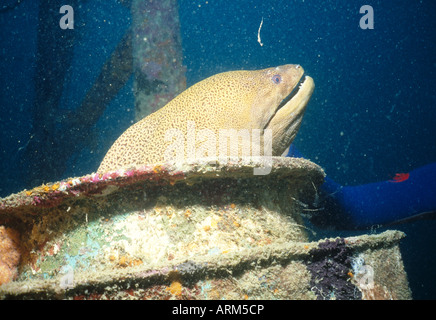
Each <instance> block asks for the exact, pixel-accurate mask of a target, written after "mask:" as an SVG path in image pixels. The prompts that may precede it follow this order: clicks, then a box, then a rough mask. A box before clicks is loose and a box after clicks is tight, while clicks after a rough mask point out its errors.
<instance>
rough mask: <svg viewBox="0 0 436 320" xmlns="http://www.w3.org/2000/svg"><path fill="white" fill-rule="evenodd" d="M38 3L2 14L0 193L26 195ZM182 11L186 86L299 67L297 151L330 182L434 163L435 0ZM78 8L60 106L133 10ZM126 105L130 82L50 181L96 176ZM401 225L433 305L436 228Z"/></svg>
mask: <svg viewBox="0 0 436 320" xmlns="http://www.w3.org/2000/svg"><path fill="white" fill-rule="evenodd" d="M6 2H8V3H13V1H9V0H8V1H6ZM38 4H39V1H31V0H27V1H26V0H24V1H22V3H21V4H20V5H19V6H18V7H17V8H16V9H14V10H12V11H9V12H7V13H0V26H1V38H0V75H1V76H0V119H1V120H0V129H1V133H2V134H1V135H0V165H1V172H0V175H1V176H0V196H7V195H8V194H10V193H13V192H18V191H21V190H22V189H24V188H26V185H25V184H24V182H23V181H21V180H20V178H19V177H20V174H19V170H20V167H19V166H18V159H19V158H20V156H21V155H22V151H23V148H24V147H25V146H26V143H27V141H28V139H29V132H30V130H31V125H32V123H31V118H30V110H31V108H32V104H33V100H34V87H33V81H34V78H33V77H34V72H35V70H34V67H35V54H36V52H35V51H36V32H37V30H36V28H37V23H38V19H37V18H38ZM366 4H369V5H371V6H372V7H373V8H374V13H375V25H374V29H373V30H362V29H360V28H359V20H360V18H361V17H362V14H360V13H359V9H360V7H361V6H363V5H366ZM179 5H180V20H181V32H182V44H183V52H184V64H185V65H186V66H187V80H188V85H191V84H193V83H195V82H197V81H199V80H201V79H203V78H205V77H207V76H210V75H212V74H215V73H217V72H222V71H227V70H234V69H259V68H265V67H270V66H276V65H281V64H287V63H298V64H301V65H302V66H303V67H304V68H305V70H306V72H307V74H309V75H310V76H312V77H313V78H314V80H315V84H316V89H315V92H314V95H313V97H312V100H311V102H310V105H309V107H308V109H307V112H306V114H305V117H304V121H303V124H302V127H301V129H300V132H299V134H298V136H297V138H296V140H295V144H296V146H297V147H298V149H299V150H300V151H301V152H302V153H303V154H304V155H305V156H306V157H307V158H309V159H311V160H312V161H314V162H316V163H318V164H320V165H321V166H322V167H323V168H324V169H325V171H326V172H327V174H328V176H329V177H330V178H332V179H334V180H335V181H336V182H338V183H340V184H343V185H358V184H364V183H369V182H375V181H383V180H388V179H391V178H392V177H393V176H394V175H395V173H398V172H408V171H410V170H412V169H414V168H417V167H419V166H422V165H425V164H428V163H431V162H436V93H435V89H434V88H435V79H436V58H435V57H436V41H435V39H436V19H435V18H436V2H435V1H433V0H423V1H406V0H397V1H395V2H394V1H381V0H380V1H370V2H367V1H362V0H361V1H356V0H352V1H345V0H341V1H339V0H336V1H334V0H331V1H320V0H318V1H308V0H306V1H302V0H298V1H297V0H286V1H285V0H275V1H269V0H254V1H227V0H226V1H224V0H220V1H213V0H209V1H203V0H202V1H190V0H181V1H180V2H179ZM74 9H75V12H76V16H77V21H75V32H76V33H77V36H78V40H77V41H76V44H75V48H74V50H75V53H74V61H73V64H72V66H70V67H69V71H68V76H67V79H66V81H65V83H64V93H63V97H62V108H63V109H65V110H74V109H75V108H77V107H78V106H79V105H80V103H81V101H82V99H83V96H84V94H85V92H86V91H87V90H88V89H89V88H90V87H91V85H92V83H93V82H94V81H95V79H96V77H97V75H98V73H99V70H100V68H101V66H102V65H103V63H104V62H105V61H106V59H107V58H108V57H109V55H110V54H111V52H112V50H113V49H114V48H115V47H116V45H117V43H118V41H119V40H120V39H121V38H122V36H123V34H124V32H125V31H126V29H127V28H128V27H129V25H130V23H131V17H130V12H129V10H128V9H127V8H125V7H123V6H121V5H120V4H119V3H118V2H117V1H115V0H99V1H97V0H94V1H83V3H82V4H81V5H80V6H79V7H77V8H74ZM55 11H56V10H55ZM262 18H263V26H262V29H261V33H260V35H261V40H262V42H263V44H264V45H263V46H260V45H259V43H258V42H257V40H258V38H257V36H258V29H259V25H260V22H261V20H262ZM133 102H134V97H133V93H132V80H131V81H130V82H129V83H128V85H127V86H126V87H125V88H123V90H122V91H121V92H120V93H119V94H118V96H117V97H116V98H115V99H114V100H113V101H112V103H111V104H110V105H109V106H108V107H107V109H106V112H105V113H104V115H103V116H102V118H101V119H100V121H99V122H98V124H97V129H96V136H95V137H93V139H92V141H90V142H89V144H88V145H87V146H85V148H84V149H83V150H82V151H81V152H80V153H78V154H76V155H75V156H74V157H73V158H71V159H70V160H69V166H68V170H67V172H65V173H64V176H63V177H56V178H54V179H53V180H59V179H60V178H66V177H70V176H80V175H83V174H87V173H90V172H94V171H95V170H96V169H97V167H98V165H99V163H100V161H101V159H102V158H103V157H104V154H105V153H106V151H107V149H108V148H109V146H110V145H111V144H112V143H113V141H114V140H115V139H116V138H117V137H118V136H119V135H120V134H121V133H122V132H123V131H124V130H125V129H126V128H127V127H128V126H129V125H131V124H132V123H133V119H134V114H133V110H134V108H133ZM397 228H398V229H400V230H403V231H405V232H406V233H407V238H406V239H405V240H404V241H403V242H402V244H401V250H402V254H403V259H404V263H405V266H406V271H407V273H408V277H409V281H410V285H411V288H412V291H413V296H414V298H416V299H436V280H435V279H436V257H435V256H436V254H435V250H434V248H435V244H436V241H435V238H434V230H435V228H436V222H435V221H425V222H422V221H421V222H413V223H409V224H405V225H400V226H398V227H397ZM377 231H380V230H377ZM335 234H336V233H335ZM326 235H329V234H328V233H327V232H326Z"/></svg>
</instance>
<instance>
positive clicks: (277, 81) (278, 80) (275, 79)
mask: <svg viewBox="0 0 436 320" xmlns="http://www.w3.org/2000/svg"><path fill="white" fill-rule="evenodd" d="M271 80H272V81H273V82H274V83H275V84H279V83H280V82H282V77H281V76H280V75H279V74H276V75H274V76H273V77H272V78H271Z"/></svg>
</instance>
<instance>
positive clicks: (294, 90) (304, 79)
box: [276, 74, 307, 112]
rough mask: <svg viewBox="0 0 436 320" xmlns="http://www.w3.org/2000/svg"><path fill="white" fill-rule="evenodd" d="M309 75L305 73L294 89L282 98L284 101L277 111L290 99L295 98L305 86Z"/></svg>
mask: <svg viewBox="0 0 436 320" xmlns="http://www.w3.org/2000/svg"><path fill="white" fill-rule="evenodd" d="M306 79H307V76H306V75H305V74H303V75H302V77H301V78H300V81H298V83H297V85H296V86H295V87H294V89H292V91H291V92H290V93H289V94H288V95H287V96H286V97H285V98H284V99H283V100H282V102H280V104H279V105H278V107H277V109H276V112H277V111H278V110H280V109H281V108H282V107H283V106H285V105H286V104H287V103H288V102H289V101H291V100H292V98H294V97H295V96H296V95H297V93H298V92H299V91H300V89H301V88H302V87H303V85H304V82H305V81H306Z"/></svg>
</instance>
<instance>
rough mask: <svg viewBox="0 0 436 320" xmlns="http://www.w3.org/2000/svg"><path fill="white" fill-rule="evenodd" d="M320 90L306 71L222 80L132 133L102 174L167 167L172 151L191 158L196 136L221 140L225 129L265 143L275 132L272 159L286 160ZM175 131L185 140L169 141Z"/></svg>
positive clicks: (112, 152) (185, 96) (207, 83)
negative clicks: (244, 131) (192, 139)
mask: <svg viewBox="0 0 436 320" xmlns="http://www.w3.org/2000/svg"><path fill="white" fill-rule="evenodd" d="M314 87H315V86H314V82H313V79H312V78H311V77H309V76H306V75H304V70H303V68H302V67H301V66H300V65H283V66H279V67H273V68H268V69H263V70H254V71H245V70H242V71H230V72H224V73H220V74H216V75H214V76H211V77H209V78H207V79H205V80H203V81H200V82H198V83H196V84H195V85H193V86H191V87H190V88H188V89H186V90H185V91H184V92H182V93H181V94H180V95H178V96H177V97H176V98H174V99H173V100H171V101H170V102H169V103H168V104H167V105H165V106H164V107H163V108H161V109H159V110H158V111H156V112H154V113H153V114H151V115H149V116H147V117H145V118H144V119H142V120H140V121H139V122H137V123H136V124H134V125H132V126H131V127H130V128H128V129H127V130H126V131H125V132H124V133H123V134H122V135H121V136H120V137H119V138H118V139H117V140H116V141H115V143H114V144H113V145H112V147H111V148H110V149H109V151H108V152H107V154H106V156H105V157H104V159H103V161H102V163H101V164H100V167H99V168H98V171H97V172H98V173H104V172H108V171H113V170H116V169H119V168H121V167H126V166H130V165H144V164H156V163H162V162H165V161H167V160H168V159H167V156H166V155H168V153H166V151H167V150H168V149H169V148H170V147H171V148H174V150H176V149H178V150H182V154H183V155H184V158H189V157H191V156H192V154H191V153H190V152H189V151H188V146H187V143H188V144H189V142H187V141H189V138H190V135H192V134H196V133H199V132H205V131H204V130H208V131H207V132H209V133H212V134H215V135H216V136H218V134H219V132H221V131H220V130H221V129H223V130H232V129H235V130H237V131H238V132H240V130H241V129H248V132H250V130H251V132H254V131H253V129H259V130H260V131H258V132H260V137H259V139H260V141H261V142H263V141H264V137H263V132H266V130H265V129H271V131H270V133H272V146H271V149H272V156H281V155H282V154H283V153H285V152H286V151H287V149H288V148H289V146H290V144H291V142H292V140H293V139H294V137H295V135H296V133H297V131H298V129H299V127H300V124H301V120H302V117H303V114H304V111H305V109H306V105H307V103H308V101H309V99H310V97H311V95H312V92H313V90H314ZM169 129H172V130H174V129H175V130H176V131H177V132H180V133H181V135H182V138H181V139H178V140H177V139H176V141H174V139H172V140H171V139H169V138H168V132H169ZM201 130H203V131H201ZM269 141H271V139H270V140H269ZM199 143H200V142H199V141H197V142H195V146H196V147H198V145H199ZM265 143H266V139H265ZM194 150H195V149H194ZM238 150H240V148H238ZM239 153H240V151H239ZM216 154H218V152H217V153H216ZM244 155H245V154H244ZM208 156H214V155H210V154H209V155H208ZM220 156H221V154H220ZM178 159H179V158H178Z"/></svg>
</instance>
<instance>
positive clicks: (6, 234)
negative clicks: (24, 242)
mask: <svg viewBox="0 0 436 320" xmlns="http://www.w3.org/2000/svg"><path fill="white" fill-rule="evenodd" d="M19 239H20V236H19V234H18V232H17V231H15V230H13V229H11V228H5V227H4V226H0V285H1V284H4V283H8V282H10V281H12V280H13V279H14V278H15V277H16V276H17V266H18V263H19V262H20V252H19Z"/></svg>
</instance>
